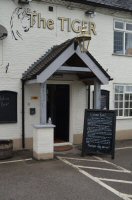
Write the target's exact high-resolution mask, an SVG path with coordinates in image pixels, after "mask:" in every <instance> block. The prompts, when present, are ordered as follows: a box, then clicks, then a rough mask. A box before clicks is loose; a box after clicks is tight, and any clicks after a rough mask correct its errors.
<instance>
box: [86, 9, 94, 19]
mask: <svg viewBox="0 0 132 200" xmlns="http://www.w3.org/2000/svg"><path fill="white" fill-rule="evenodd" d="M85 15H86V16H89V17H91V18H93V17H95V15H96V12H95V11H94V10H87V11H86V12H85Z"/></svg>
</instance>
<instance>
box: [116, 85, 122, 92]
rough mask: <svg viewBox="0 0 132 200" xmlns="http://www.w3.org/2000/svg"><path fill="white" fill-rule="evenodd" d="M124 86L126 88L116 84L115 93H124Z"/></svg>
mask: <svg viewBox="0 0 132 200" xmlns="http://www.w3.org/2000/svg"><path fill="white" fill-rule="evenodd" d="M123 88H124V86H119V85H116V86H115V93H123Z"/></svg>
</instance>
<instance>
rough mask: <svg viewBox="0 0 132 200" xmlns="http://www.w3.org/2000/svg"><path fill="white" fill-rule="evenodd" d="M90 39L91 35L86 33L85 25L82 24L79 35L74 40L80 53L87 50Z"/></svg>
mask: <svg viewBox="0 0 132 200" xmlns="http://www.w3.org/2000/svg"><path fill="white" fill-rule="evenodd" d="M90 40H91V35H90V34H89V33H88V31H86V27H85V25H83V26H82V30H81V33H80V35H78V36H77V37H76V41H77V43H78V45H79V47H80V51H81V52H82V53H84V52H87V51H88V47H89V43H90Z"/></svg>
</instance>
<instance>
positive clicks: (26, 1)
mask: <svg viewBox="0 0 132 200" xmlns="http://www.w3.org/2000/svg"><path fill="white" fill-rule="evenodd" d="M31 1H32V0H18V3H23V4H29V2H31Z"/></svg>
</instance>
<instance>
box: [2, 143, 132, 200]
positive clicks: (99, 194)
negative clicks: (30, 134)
mask: <svg viewBox="0 0 132 200" xmlns="http://www.w3.org/2000/svg"><path fill="white" fill-rule="evenodd" d="M131 144H132V141H131V143H130V144H129V147H131V146H132V145H131ZM122 146H123V145H121V146H118V148H122ZM126 146H127V147H128V144H127V143H126ZM123 147H124V146H123ZM131 155H132V148H126V149H124V150H123V149H122V150H121V149H120V150H117V151H116V157H115V160H114V161H113V160H111V159H109V157H105V158H104V157H103V158H102V157H101V158H97V157H88V156H86V157H85V158H84V159H85V160H83V161H82V160H80V159H82V158H81V157H80V153H79V151H78V150H77V151H71V152H67V153H66V154H59V155H57V156H58V157H56V158H55V159H54V160H52V161H35V160H32V158H31V156H30V154H27V153H24V152H23V154H22V155H21V154H20V155H19V154H17V155H16V156H15V157H14V158H13V160H9V161H0V200H74V199H75V200H84V199H85V200H86V199H87V200H106V199H108V200H120V199H123V198H124V199H125V198H126V200H127V199H129V200H130V199H132V173H131V171H132V156H131ZM67 157H68V158H67ZM89 160H96V161H93V162H92V161H89ZM104 160H105V161H104ZM111 162H112V164H111ZM113 162H114V163H115V165H114V164H113ZM101 168H104V169H105V170H104V169H102V170H101ZM109 169H111V170H112V171H109ZM119 171H120V172H119ZM95 178H96V179H95ZM99 178H100V179H99ZM108 179H111V180H113V179H115V180H123V181H126V182H116V181H113V182H112V181H111V180H108ZM95 180H96V181H95ZM100 182H101V183H103V184H102V185H101V184H100ZM105 184H106V185H108V186H109V187H108V188H106V187H104V186H105ZM109 188H113V190H110V189H109ZM124 188H125V189H124ZM113 191H119V193H118V194H123V195H124V196H123V195H122V196H120V195H117V194H116V193H114V192H113ZM126 195H127V196H126Z"/></svg>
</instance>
